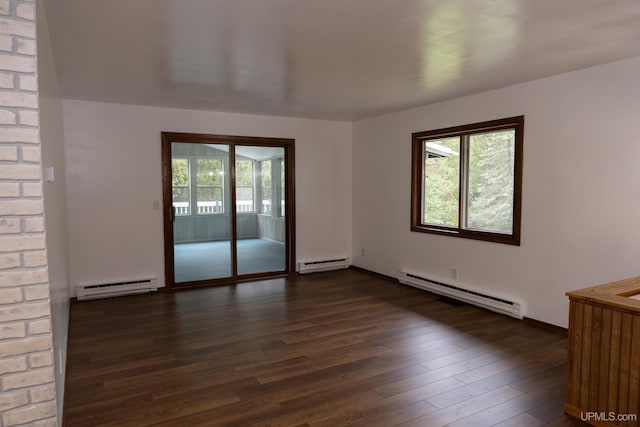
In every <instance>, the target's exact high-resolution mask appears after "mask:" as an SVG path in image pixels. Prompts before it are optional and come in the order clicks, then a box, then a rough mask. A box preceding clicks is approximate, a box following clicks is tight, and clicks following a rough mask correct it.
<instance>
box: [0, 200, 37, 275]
mask: <svg viewBox="0 0 640 427" xmlns="http://www.w3.org/2000/svg"><path fill="white" fill-rule="evenodd" d="M0 203H1V202H0ZM44 248H45V238H44V235H39V234H32V235H27V236H0V252H19V251H29V250H35V249H44ZM3 274H7V273H0V282H1V281H2V275H3Z"/></svg>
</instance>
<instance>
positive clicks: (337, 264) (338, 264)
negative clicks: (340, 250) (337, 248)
mask: <svg viewBox="0 0 640 427" xmlns="http://www.w3.org/2000/svg"><path fill="white" fill-rule="evenodd" d="M350 265H351V258H335V259H325V260H318V261H305V262H299V263H298V273H300V274H307V273H317V272H319V271H331V270H342V269H344V268H349V266H350Z"/></svg>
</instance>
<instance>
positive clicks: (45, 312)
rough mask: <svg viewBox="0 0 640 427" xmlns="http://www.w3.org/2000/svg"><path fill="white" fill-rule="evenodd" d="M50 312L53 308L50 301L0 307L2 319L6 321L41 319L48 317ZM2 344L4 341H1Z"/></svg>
mask: <svg viewBox="0 0 640 427" xmlns="http://www.w3.org/2000/svg"><path fill="white" fill-rule="evenodd" d="M50 314H51V310H50V307H49V302H48V301H47V302H36V303H31V304H28V303H24V304H20V305H8V306H4V307H0V319H3V321H5V322H13V321H17V320H31V319H39V318H40V317H47V316H49V315H50ZM0 344H2V343H1V342H0Z"/></svg>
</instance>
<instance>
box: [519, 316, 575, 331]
mask: <svg viewBox="0 0 640 427" xmlns="http://www.w3.org/2000/svg"><path fill="white" fill-rule="evenodd" d="M522 321H523V322H525V323H528V324H530V325H535V326H539V327H541V328H545V329H549V330H552V331H555V332H559V333H561V334H563V335H568V334H569V330H568V329H567V328H563V327H562V326H557V325H552V324H551V323H547V322H543V321H542V320H537V319H532V318H530V317H526V316H525V317H523V318H522Z"/></svg>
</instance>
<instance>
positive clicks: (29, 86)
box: [19, 75, 38, 92]
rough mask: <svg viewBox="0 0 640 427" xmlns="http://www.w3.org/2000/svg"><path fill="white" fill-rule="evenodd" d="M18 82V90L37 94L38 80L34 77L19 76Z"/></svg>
mask: <svg viewBox="0 0 640 427" xmlns="http://www.w3.org/2000/svg"><path fill="white" fill-rule="evenodd" d="M19 81H20V89H22V90H30V91H32V92H37V90H38V80H37V79H36V76H25V75H21V76H20V78H19Z"/></svg>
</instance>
